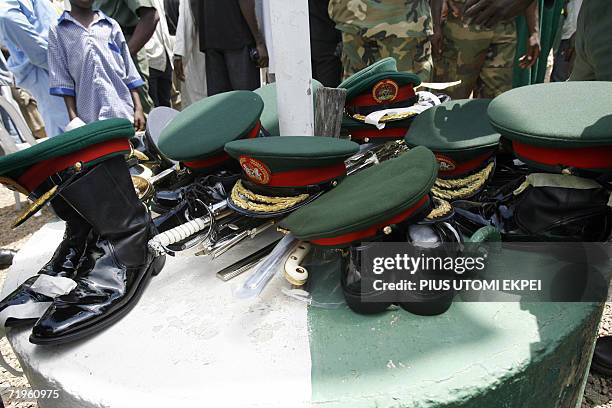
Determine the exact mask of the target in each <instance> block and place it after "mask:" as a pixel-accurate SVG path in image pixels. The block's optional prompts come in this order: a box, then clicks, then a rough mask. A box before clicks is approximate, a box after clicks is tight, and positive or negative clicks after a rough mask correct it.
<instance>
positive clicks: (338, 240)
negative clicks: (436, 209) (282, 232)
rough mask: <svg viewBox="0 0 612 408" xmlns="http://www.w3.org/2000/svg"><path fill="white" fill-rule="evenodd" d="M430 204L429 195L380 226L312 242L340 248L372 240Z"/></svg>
mask: <svg viewBox="0 0 612 408" xmlns="http://www.w3.org/2000/svg"><path fill="white" fill-rule="evenodd" d="M428 203H429V195H426V196H424V197H422V198H421V199H420V200H419V201H418V202H417V203H416V204H415V205H413V206H412V207H410V208H408V209H407V210H405V211H403V212H401V213H400V214H398V215H396V216H395V217H393V218H390V219H389V220H387V221H385V222H379V223H378V224H375V225H372V226H371V227H369V228H366V229H364V230H361V231H355V232H351V233H348V234H344V235H340V236H337V237H333V238H321V239H313V240H311V241H310V242H311V243H313V244H315V245H321V246H338V245H346V244H350V243H351V242H359V241H363V240H365V239H367V238H372V237H373V236H375V235H376V234H378V231H380V229H381V228H384V227H386V226H387V225H393V224H399V223H400V222H402V221H404V220H406V218H408V217H410V216H411V215H413V214H414V213H415V212H417V211H418V210H420V209H422V208H423V207H424V206H425V205H427V204H428Z"/></svg>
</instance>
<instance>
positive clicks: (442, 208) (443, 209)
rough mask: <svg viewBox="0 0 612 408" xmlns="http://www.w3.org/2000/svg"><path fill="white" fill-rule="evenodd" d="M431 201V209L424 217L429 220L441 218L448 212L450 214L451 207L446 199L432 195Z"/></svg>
mask: <svg viewBox="0 0 612 408" xmlns="http://www.w3.org/2000/svg"><path fill="white" fill-rule="evenodd" d="M433 203H434V208H433V210H431V212H430V213H429V214H428V215H427V217H425V218H426V219H428V220H430V221H433V220H437V219H438V218H441V217H446V216H447V215H448V214H450V213H451V212H452V211H453V207H452V206H451V204H450V203H449V202H448V201H446V200H442V199H440V198H437V197H433Z"/></svg>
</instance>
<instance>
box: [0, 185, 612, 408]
mask: <svg viewBox="0 0 612 408" xmlns="http://www.w3.org/2000/svg"><path fill="white" fill-rule="evenodd" d="M22 200H23V201H25V199H23V198H22ZM24 206H25V203H24ZM18 214H19V211H16V210H15V200H14V198H13V193H12V192H11V191H9V190H7V189H6V188H4V187H1V186H0V248H12V249H15V250H19V249H20V248H21V246H23V244H24V243H25V242H26V241H27V240H28V238H30V236H32V234H33V233H34V232H36V231H37V230H38V229H39V228H40V227H41V226H43V225H44V224H45V223H47V222H48V221H49V220H51V219H52V218H53V215H52V214H51V212H50V211H49V209H47V208H45V209H43V210H42V213H41V214H40V215H39V216H37V217H35V218H34V219H32V220H29V221H28V222H26V223H25V224H24V225H23V226H21V227H19V228H18V229H16V230H11V224H12V222H13V220H14V219H15V218H16V216H17V215H18ZM5 277H6V270H4V271H0V285H2V284H4V279H5ZM604 334H612V305H606V309H605V312H604V316H603V319H602V323H601V327H600V335H604ZM0 352H2V355H3V356H4V357H5V358H6V360H7V361H8V362H9V363H10V364H11V365H12V366H13V367H19V362H18V361H17V358H16V357H15V355H14V354H13V350H12V349H11V347H10V345H9V343H8V342H7V340H6V339H2V340H0ZM6 387H28V382H27V380H26V378H25V377H14V376H13V375H11V374H10V373H8V372H7V371H6V370H4V369H3V368H1V367H0V390H2V389H5V388H6ZM37 406H38V405H37V404H36V403H34V402H20V403H14V402H11V403H10V404H7V405H6V407H7V408H36V407H37ZM582 408H612V378H603V377H600V376H597V375H590V376H589V379H588V384H587V387H586V392H585V398H584V401H583V403H582Z"/></svg>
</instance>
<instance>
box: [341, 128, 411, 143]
mask: <svg viewBox="0 0 612 408" xmlns="http://www.w3.org/2000/svg"><path fill="white" fill-rule="evenodd" d="M367 126H370V125H367ZM406 132H408V129H406V128H388V127H385V128H384V129H380V130H379V129H376V128H375V127H372V129H356V130H353V131H351V138H352V139H357V140H365V139H402V138H404V136H406Z"/></svg>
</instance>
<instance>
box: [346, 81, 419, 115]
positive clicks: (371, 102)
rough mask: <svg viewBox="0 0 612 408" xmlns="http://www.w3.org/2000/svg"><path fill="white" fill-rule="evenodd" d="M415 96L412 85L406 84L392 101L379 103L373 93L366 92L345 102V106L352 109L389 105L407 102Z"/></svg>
mask: <svg viewBox="0 0 612 408" xmlns="http://www.w3.org/2000/svg"><path fill="white" fill-rule="evenodd" d="M415 96H416V93H415V92H414V87H413V86H412V84H408V85H404V86H402V87H400V88H399V89H398V91H397V95H395V97H394V98H393V99H389V100H385V101H380V102H379V101H378V100H376V98H375V97H374V95H373V92H368V93H365V94H361V95H358V96H356V97H354V98H353V99H351V100H350V101H348V102H347V104H346V106H347V107H348V108H349V109H351V108H354V107H364V106H377V105H389V104H395V103H400V102H404V101H409V100H410V99H412V98H414V97H415Z"/></svg>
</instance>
